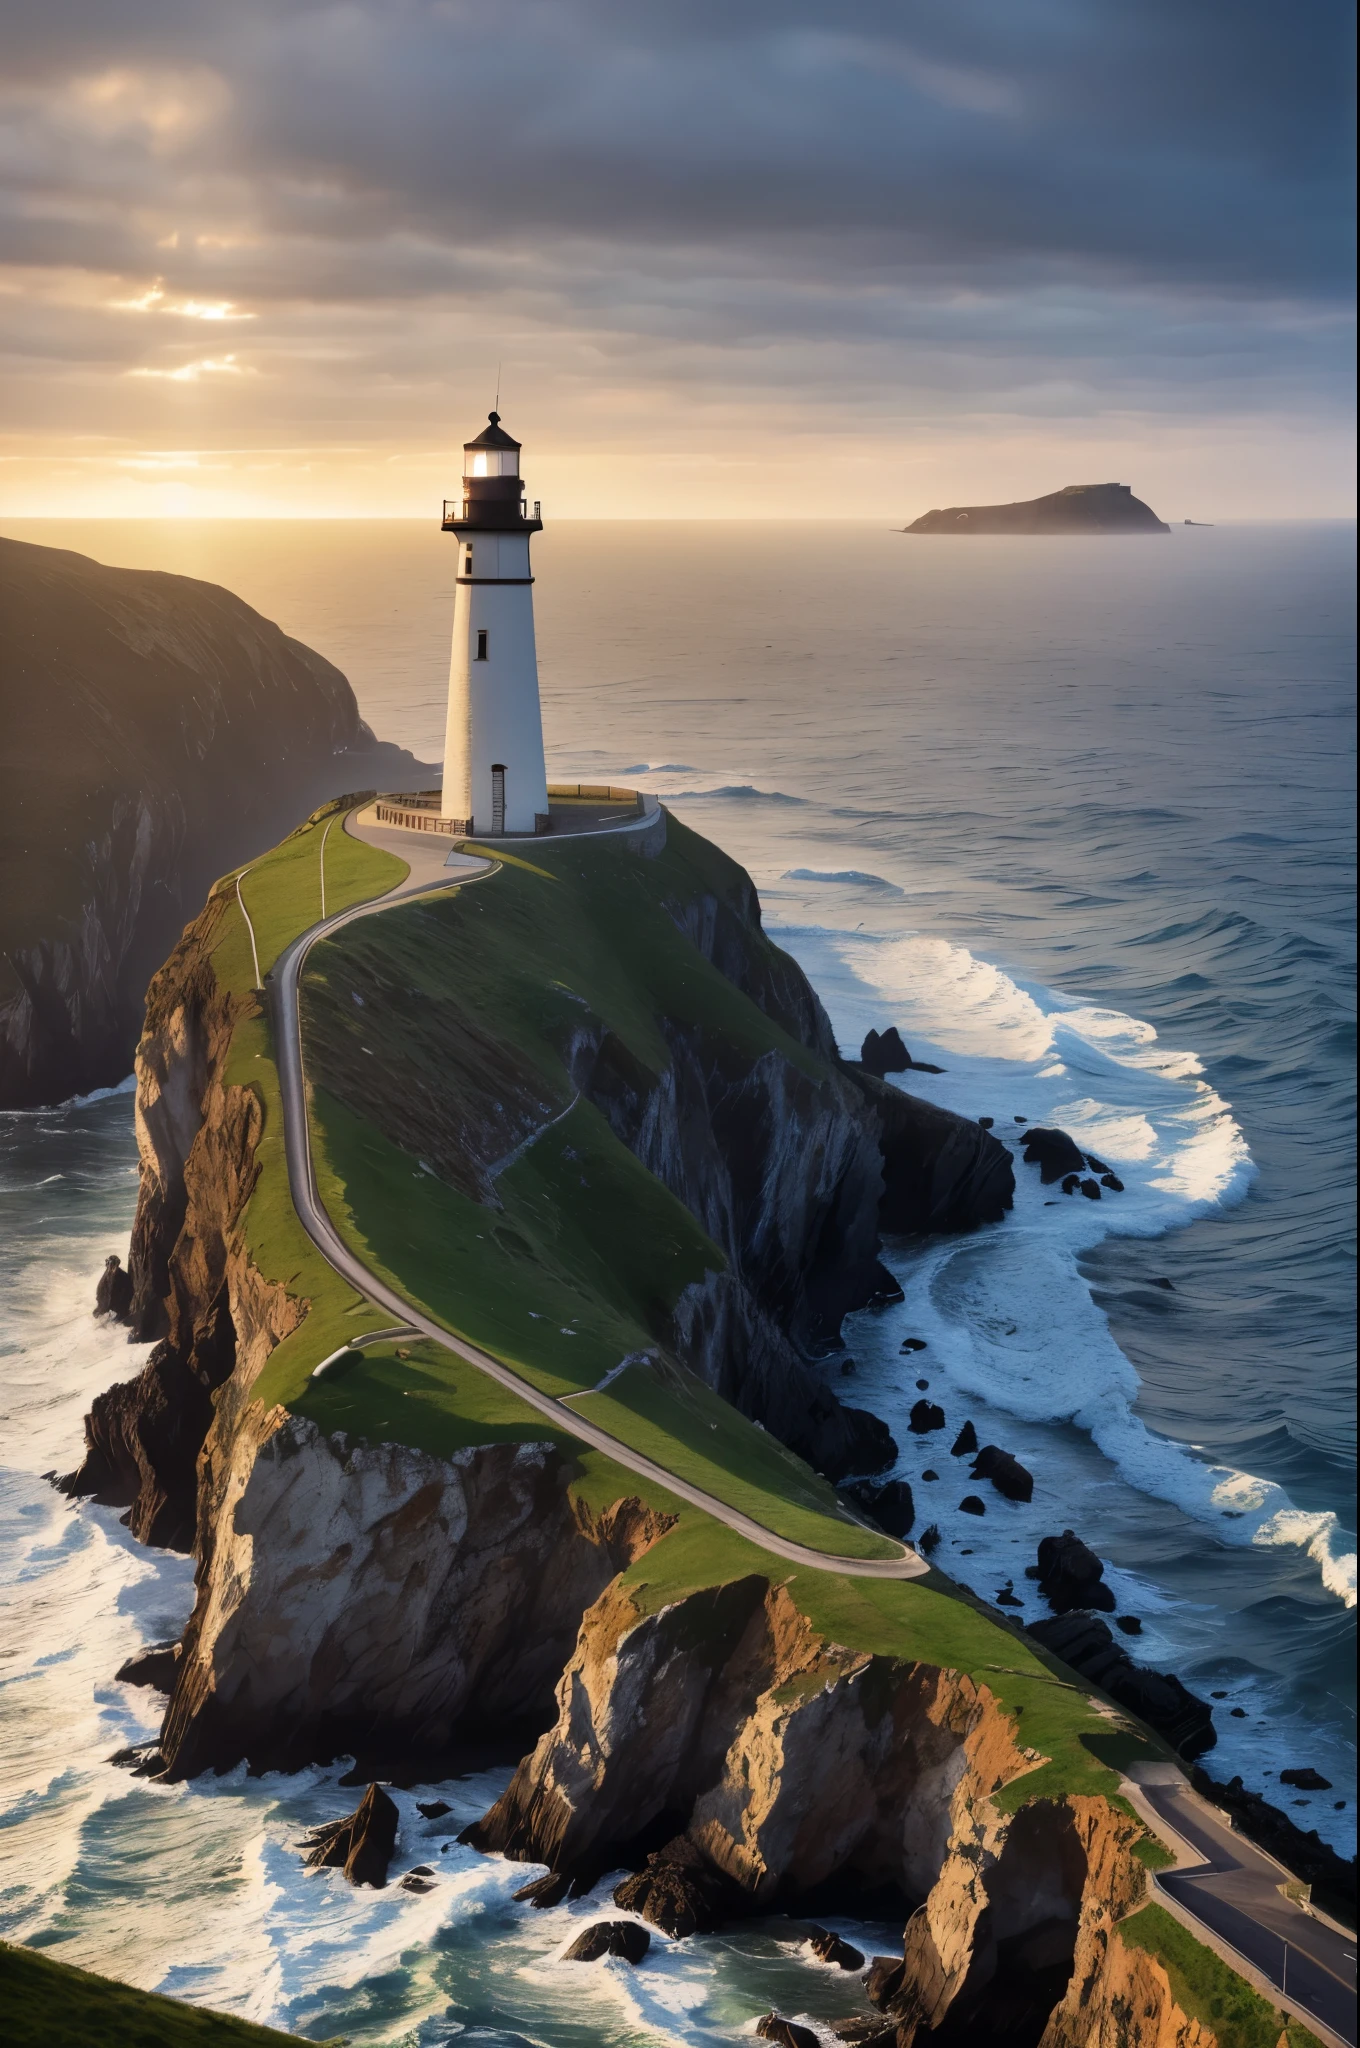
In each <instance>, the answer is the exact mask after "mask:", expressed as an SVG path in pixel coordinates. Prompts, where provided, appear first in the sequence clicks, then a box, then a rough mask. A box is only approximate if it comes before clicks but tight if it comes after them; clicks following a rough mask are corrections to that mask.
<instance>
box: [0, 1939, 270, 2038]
mask: <svg viewBox="0 0 1360 2048" xmlns="http://www.w3.org/2000/svg"><path fill="white" fill-rule="evenodd" d="M0 2009H3V2012H4V2038H5V2041H6V2043H7V2048H281V2044H282V2043H284V2042H287V2041H296V2040H297V2039H298V2036H297V2035H296V2034H280V2033H276V2032H275V2030H274V2029H273V2028H272V2027H257V2026H253V2025H252V2024H251V2023H250V2022H249V2021H248V2020H237V2019H230V2018H228V2017H227V2016H226V2015H225V2014H222V2013H215V2012H208V2011H206V2010H205V2009H204V2008H203V2007H202V2006H201V2005H182V2004H181V2003H180V2001H179V2000H178V1999H175V1998H161V1997H159V1996H158V1995H157V1994H156V1993H155V1992H154V1991H134V1990H133V1989H132V1987H131V1985H129V1984H116V1983H114V1982H113V1980H112V1979H111V1978H108V1977H96V1976H93V1975H92V1974H91V1973H90V1971H88V1970H77V1969H74V1968H72V1966H71V1965H70V1964H69V1963H59V1962H57V1961H56V1959H55V1958H54V1957H53V1956H51V1955H48V1954H45V1953H44V1952H42V1951H41V1950H38V1949H31V1948H11V1947H10V1946H9V1944H8V1943H7V1942H3V1943H0Z"/></svg>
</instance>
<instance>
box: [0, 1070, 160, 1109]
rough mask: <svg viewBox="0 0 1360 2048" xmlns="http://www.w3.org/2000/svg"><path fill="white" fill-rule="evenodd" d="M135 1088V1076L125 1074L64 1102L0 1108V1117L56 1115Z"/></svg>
mask: <svg viewBox="0 0 1360 2048" xmlns="http://www.w3.org/2000/svg"><path fill="white" fill-rule="evenodd" d="M136 1088H137V1076H136V1075H135V1074H125V1075H124V1077H123V1079H122V1080H121V1081H115V1083H114V1084H113V1086H112V1087H111V1088H93V1089H91V1091H90V1093H89V1094H88V1095H68V1096H67V1098H66V1100H65V1101H64V1102H47V1103H39V1104H38V1106H37V1107H36V1108H34V1109H0V1119H7V1118H10V1117H13V1118H15V1119H16V1120H17V1119H19V1118H22V1117H37V1116H56V1115H58V1114H60V1112H61V1111H62V1110H66V1109H89V1108H90V1107H91V1105H92V1104H93V1103H96V1102H108V1101H110V1100H111V1099H112V1097H114V1096H115V1095H132V1094H134V1093H135V1092H136Z"/></svg>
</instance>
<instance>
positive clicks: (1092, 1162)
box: [1086, 1152, 1114, 1173]
mask: <svg viewBox="0 0 1360 2048" xmlns="http://www.w3.org/2000/svg"><path fill="white" fill-rule="evenodd" d="M1086 1164H1087V1165H1088V1166H1089V1167H1090V1169H1091V1171H1092V1173H1113V1172H1114V1168H1113V1167H1112V1166H1107V1165H1106V1164H1105V1161H1104V1160H1103V1159H1097V1158H1096V1155H1095V1153H1094V1152H1088V1153H1087V1155H1086Z"/></svg>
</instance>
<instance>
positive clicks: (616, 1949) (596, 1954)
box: [562, 1920, 652, 1964]
mask: <svg viewBox="0 0 1360 2048" xmlns="http://www.w3.org/2000/svg"><path fill="white" fill-rule="evenodd" d="M651 1945H652V1937H651V1935H650V1934H649V1933H648V1932H647V1930H646V1928H645V1927H639V1926H638V1924H637V1921H636V1920H592V1921H591V1923H590V1926H589V1927H586V1928H583V1929H582V1931H581V1932H580V1934H578V1935H577V1937H576V1939H575V1941H574V1942H573V1943H572V1945H571V1947H570V1948H569V1949H568V1950H567V1951H566V1953H565V1954H564V1956H563V1957H562V1960H563V1962H564V1963H597V1962H598V1961H599V1959H600V1957H601V1956H622V1957H623V1960H624V1961H625V1962H626V1963H633V1964H637V1963H640V1962H641V1961H642V1958H643V1957H644V1956H645V1955H646V1953H647V1951H648V1949H649V1948H650V1947H651Z"/></svg>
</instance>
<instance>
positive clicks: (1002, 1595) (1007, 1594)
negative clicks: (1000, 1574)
mask: <svg viewBox="0 0 1360 2048" xmlns="http://www.w3.org/2000/svg"><path fill="white" fill-rule="evenodd" d="M996 1604H997V1606H998V1607H1023V1606H1024V1604H1025V1603H1024V1601H1023V1600H1017V1599H1016V1597H1015V1595H1014V1593H1012V1591H1011V1590H1010V1587H1009V1586H1003V1587H1002V1588H1001V1591H1000V1592H999V1593H998V1594H997V1596H996Z"/></svg>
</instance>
